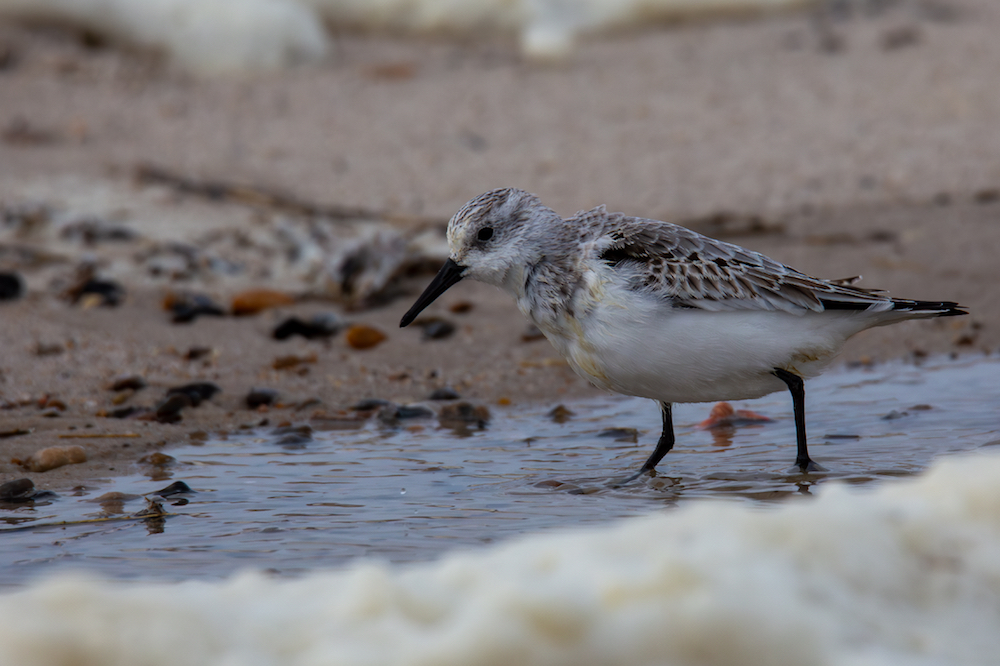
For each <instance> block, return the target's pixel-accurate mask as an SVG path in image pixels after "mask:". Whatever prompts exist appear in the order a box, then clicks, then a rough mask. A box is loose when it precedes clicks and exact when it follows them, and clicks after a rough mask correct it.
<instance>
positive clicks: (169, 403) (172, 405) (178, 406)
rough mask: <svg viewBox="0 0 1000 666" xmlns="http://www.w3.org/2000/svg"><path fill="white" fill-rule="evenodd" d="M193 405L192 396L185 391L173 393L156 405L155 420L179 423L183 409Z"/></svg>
mask: <svg viewBox="0 0 1000 666" xmlns="http://www.w3.org/2000/svg"><path fill="white" fill-rule="evenodd" d="M190 406H191V398H189V397H188V396H187V395H186V394H184V393H173V394H171V395H170V396H169V397H168V398H167V399H166V400H164V401H163V402H161V403H160V404H159V405H157V407H156V413H155V420H156V421H158V422H160V423H177V422H178V421H180V420H181V410H182V409H184V408H185V407H190Z"/></svg>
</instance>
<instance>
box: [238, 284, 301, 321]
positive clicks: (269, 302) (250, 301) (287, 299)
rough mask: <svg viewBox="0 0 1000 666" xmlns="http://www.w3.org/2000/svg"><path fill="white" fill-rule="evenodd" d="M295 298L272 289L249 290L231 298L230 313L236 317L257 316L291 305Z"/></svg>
mask: <svg viewBox="0 0 1000 666" xmlns="http://www.w3.org/2000/svg"><path fill="white" fill-rule="evenodd" d="M293 303H295V297H294V296H292V295H291V294H286V293H285V292H283V291H276V290H274V289H249V290H247V291H244V292H240V293H239V294H236V296H233V302H232V312H233V315H235V316H237V317H243V316H246V315H253V314H257V313H258V312H260V311H262V310H267V309H269V308H276V307H279V306H281V305H292V304H293Z"/></svg>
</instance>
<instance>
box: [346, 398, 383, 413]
mask: <svg viewBox="0 0 1000 666" xmlns="http://www.w3.org/2000/svg"><path fill="white" fill-rule="evenodd" d="M391 404H392V403H391V402H389V401H388V400H383V399H382V398H365V399H364V400H362V401H361V402H358V403H355V404H354V405H353V406H352V407H351V409H353V410H354V411H356V412H370V411H372V410H374V409H378V408H379V407H385V406H386V405H391Z"/></svg>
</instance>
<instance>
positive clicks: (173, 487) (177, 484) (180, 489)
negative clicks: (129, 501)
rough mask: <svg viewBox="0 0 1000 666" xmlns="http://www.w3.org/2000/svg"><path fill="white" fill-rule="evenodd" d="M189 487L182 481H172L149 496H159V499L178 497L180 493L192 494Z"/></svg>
mask: <svg viewBox="0 0 1000 666" xmlns="http://www.w3.org/2000/svg"><path fill="white" fill-rule="evenodd" d="M193 492H195V491H194V490H191V487H190V486H189V485H188V484H186V483H184V482H183V481H174V482H173V483H171V484H170V485H169V486H167V487H166V488H161V489H159V490H157V491H155V492H153V493H151V494H153V495H159V496H160V497H170V496H171V495H179V494H181V493H193Z"/></svg>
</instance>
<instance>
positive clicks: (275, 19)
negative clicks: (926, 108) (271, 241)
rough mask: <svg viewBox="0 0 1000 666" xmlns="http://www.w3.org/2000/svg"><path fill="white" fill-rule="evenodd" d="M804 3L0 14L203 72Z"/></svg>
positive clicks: (120, 2)
mask: <svg viewBox="0 0 1000 666" xmlns="http://www.w3.org/2000/svg"><path fill="white" fill-rule="evenodd" d="M811 1H812V0H141V1H140V0H0V16H9V17H15V18H26V19H31V20H46V21H53V22H61V23H66V24H69V25H72V26H76V27H79V28H83V29H86V30H89V31H91V32H93V33H96V34H98V35H102V36H104V37H105V38H107V39H111V40H113V41H117V42H122V43H126V44H131V45H135V46H139V47H143V48H147V49H155V50H159V51H162V52H164V53H166V54H167V55H168V56H169V57H170V58H171V59H172V60H174V61H175V62H176V63H178V64H180V65H182V66H184V67H187V68H189V69H193V70H196V71H201V72H204V73H219V72H247V71H257V70H266V69H276V68H281V67H285V66H288V65H291V64H294V63H296V62H302V61H316V60H320V59H322V58H324V57H325V56H326V55H327V53H328V52H329V50H330V36H329V33H328V32H327V31H326V30H325V26H324V24H325V25H329V26H334V27H337V28H362V29H365V30H371V31H383V32H384V31H390V32H404V33H415V34H428V33H431V34H433V33H454V34H467V35H468V34H482V33H511V34H518V35H519V36H520V41H521V46H522V49H523V51H524V52H525V54H526V55H528V56H529V57H534V58H542V59H545V58H558V57H563V56H565V55H567V54H568V53H569V52H570V51H571V50H572V47H573V43H574V40H575V38H576V37H577V36H578V35H579V34H582V33H591V32H599V31H602V30H608V29H621V28H628V27H634V26H639V25H644V24H647V23H649V22H655V21H663V20H670V19H677V18H685V17H692V16H703V15H709V14H718V13H733V12H738V13H745V12H759V11H767V10H774V9H784V8H787V7H794V6H800V5H804V4H808V3H809V2H811Z"/></svg>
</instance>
